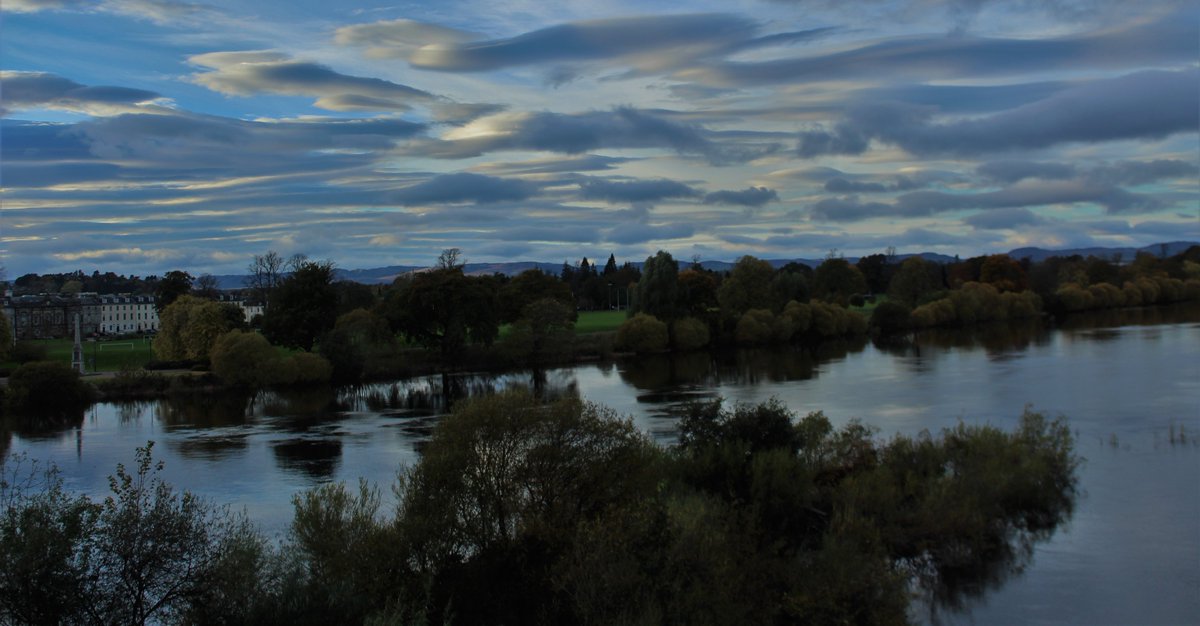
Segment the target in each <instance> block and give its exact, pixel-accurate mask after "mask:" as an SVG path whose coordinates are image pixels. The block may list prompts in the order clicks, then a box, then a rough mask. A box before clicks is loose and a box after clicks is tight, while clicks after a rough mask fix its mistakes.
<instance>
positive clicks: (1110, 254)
mask: <svg viewBox="0 0 1200 626" xmlns="http://www.w3.org/2000/svg"><path fill="white" fill-rule="evenodd" d="M1195 245H1200V244H1197V242H1195V241H1172V242H1168V243H1156V244H1153V245H1149V246H1143V247H1141V248H1071V249H1068V250H1046V249H1045V248H1017V249H1016V250H1013V251H1011V252H1009V253H1008V256H1010V257H1012V258H1014V259H1024V258H1029V259H1030V260H1032V261H1034V262H1038V261H1045V260H1046V259H1048V258H1050V257H1052V256H1063V257H1066V256H1074V255H1076V254H1078V255H1079V256H1082V257H1087V256H1094V257H1099V258H1105V259H1113V258H1115V257H1116V256H1117V255H1120V256H1121V258H1122V259H1123V260H1125V261H1129V260H1131V259H1133V257H1135V256H1137V253H1139V252H1147V253H1149V254H1153V255H1155V256H1175V255H1176V254H1179V253H1180V252H1183V251H1184V250H1187V249H1188V248H1190V247H1192V246H1195Z"/></svg>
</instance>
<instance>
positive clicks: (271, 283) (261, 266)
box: [246, 250, 285, 310]
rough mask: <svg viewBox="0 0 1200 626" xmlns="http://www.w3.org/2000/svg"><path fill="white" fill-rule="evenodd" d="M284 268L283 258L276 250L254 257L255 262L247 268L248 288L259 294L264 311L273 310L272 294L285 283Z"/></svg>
mask: <svg viewBox="0 0 1200 626" xmlns="http://www.w3.org/2000/svg"><path fill="white" fill-rule="evenodd" d="M284 266H285V262H284V260H283V257H281V256H279V253H278V252H276V251H274V250H268V251H267V253H266V254H263V255H261V256H260V255H257V254H256V255H254V260H253V261H251V262H250V266H249V267H248V268H246V269H247V272H248V275H247V276H246V287H248V288H250V289H251V290H253V291H254V292H255V293H256V294H257V296H258V299H259V301H260V302H262V303H263V308H264V310H269V309H270V308H271V294H272V293H273V292H274V291H275V288H276V287H278V286H279V283H280V282H282V281H283V270H284Z"/></svg>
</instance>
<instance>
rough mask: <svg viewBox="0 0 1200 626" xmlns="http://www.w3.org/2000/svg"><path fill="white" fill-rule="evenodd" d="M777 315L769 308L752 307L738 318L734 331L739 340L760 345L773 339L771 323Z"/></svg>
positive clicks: (747, 343)
mask: <svg viewBox="0 0 1200 626" xmlns="http://www.w3.org/2000/svg"><path fill="white" fill-rule="evenodd" d="M774 321H775V316H774V315H772V314H771V311H769V310H767V309H750V310H749V311H746V312H745V313H744V314H742V317H741V318H740V319H739V320H738V323H737V330H735V331H734V333H735V336H736V337H737V342H738V343H739V344H742V345H747V346H758V345H763V344H766V343H769V342H770V341H771V334H772V333H771V325H772V323H773V322H774Z"/></svg>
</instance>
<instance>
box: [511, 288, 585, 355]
mask: <svg viewBox="0 0 1200 626" xmlns="http://www.w3.org/2000/svg"><path fill="white" fill-rule="evenodd" d="M576 317H578V315H577V314H576V312H575V309H574V307H571V306H569V305H567V304H564V303H563V302H562V300H559V299H557V298H541V299H539V300H535V301H533V302H530V303H529V304H527V305H525V307H524V308H523V309H521V316H520V318H518V319H517V322H516V323H515V324H513V328H512V333H511V334H510V335H509V336H508V339H507V340H506V341H505V343H506V344H507V346H508V347H509V349H510V350H511V351H513V352H514V354H515V355H516V356H519V357H520V358H522V359H523V360H526V361H528V362H532V363H535V364H537V363H541V362H544V361H553V360H555V359H556V358H561V357H562V356H564V355H566V354H568V353H569V352H570V349H571V344H572V342H573V340H574V338H575V332H574V329H575V318H576Z"/></svg>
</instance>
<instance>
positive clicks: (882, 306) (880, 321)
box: [869, 300, 911, 335]
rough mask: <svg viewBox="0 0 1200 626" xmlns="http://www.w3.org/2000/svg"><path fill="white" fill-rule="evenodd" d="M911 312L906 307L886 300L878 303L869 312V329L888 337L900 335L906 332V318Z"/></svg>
mask: <svg viewBox="0 0 1200 626" xmlns="http://www.w3.org/2000/svg"><path fill="white" fill-rule="evenodd" d="M910 313H911V312H910V311H909V310H908V307H906V306H904V305H903V304H900V303H899V302H893V301H891V300H888V301H886V302H880V303H879V305H878V306H876V307H875V310H874V311H872V312H871V322H870V324H869V325H870V327H871V328H872V329H874V330H875V331H877V332H879V333H881V334H884V335H889V334H893V333H902V332H904V331H906V330H908V316H909V314H910Z"/></svg>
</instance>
